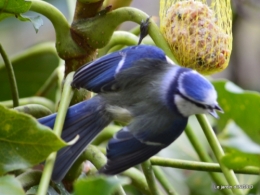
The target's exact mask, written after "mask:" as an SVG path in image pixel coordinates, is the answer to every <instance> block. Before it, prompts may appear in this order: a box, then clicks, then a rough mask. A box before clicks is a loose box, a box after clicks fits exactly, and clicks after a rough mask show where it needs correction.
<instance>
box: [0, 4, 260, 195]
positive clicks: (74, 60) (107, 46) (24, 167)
mask: <svg viewBox="0 0 260 195" xmlns="http://www.w3.org/2000/svg"><path fill="white" fill-rule="evenodd" d="M79 2H80V3H82V2H81V1H79ZM83 2H84V1H83ZM115 2H116V1H115ZM80 3H78V4H80ZM102 3H103V1H97V0H93V1H89V2H88V3H86V5H84V6H83V7H81V8H80V7H78V10H79V9H83V8H87V9H88V10H92V11H91V13H92V15H91V14H90V15H88V16H86V17H87V19H86V20H83V22H82V20H80V19H82V18H80V14H78V15H77V13H75V17H74V19H75V18H76V19H77V20H75V21H74V22H73V24H72V25H71V27H70V26H69V25H68V24H67V23H62V22H60V23H61V24H57V21H55V19H52V16H51V15H48V14H50V13H45V14H46V16H47V17H49V19H50V20H51V21H52V23H53V25H54V27H55V31H56V38H57V40H56V48H55V47H54V43H42V44H39V45H35V46H33V47H31V48H29V49H28V50H26V51H24V52H23V53H21V54H19V55H16V56H13V57H11V61H12V64H13V66H14V67H15V75H16V82H17V84H18V89H19V95H20V97H23V98H20V99H19V103H20V107H16V108H14V109H11V107H12V101H11V100H9V99H10V95H9V94H10V93H8V92H10V87H9V82H6V81H7V80H8V77H7V71H6V69H5V65H4V63H2V64H1V63H0V82H1V86H0V90H1V91H5V92H6V93H2V94H1V96H0V101H2V102H0V103H1V104H2V105H3V106H1V105H0V118H1V121H0V194H17V195H24V194H36V193H37V190H38V187H39V186H38V185H39V183H40V179H41V176H42V171H38V170H36V169H30V168H31V167H33V166H35V165H38V168H39V164H40V169H41V168H42V166H43V165H42V164H41V163H42V162H43V161H45V160H46V159H47V157H48V156H49V154H51V153H52V152H55V151H57V150H59V149H60V148H62V147H64V146H66V145H67V144H66V143H65V142H64V141H62V140H61V139H60V138H59V136H57V135H56V134H55V133H54V132H53V131H52V130H50V129H49V128H47V127H45V126H42V125H40V124H39V123H38V122H37V121H36V119H35V118H34V117H36V118H38V117H41V116H44V115H47V114H49V113H50V112H53V111H55V107H56V106H55V105H57V104H58V102H59V100H60V91H61V86H60V85H61V83H62V79H63V78H62V77H63V76H61V75H62V74H61V72H63V71H64V68H63V66H59V64H60V60H61V58H62V59H63V60H65V64H66V71H68V72H65V74H68V73H69V71H72V70H75V69H76V68H77V67H78V66H80V65H82V64H84V63H85V62H87V61H88V60H90V59H92V58H93V56H94V54H95V52H96V49H97V48H101V49H100V50H99V55H101V54H105V53H106V52H108V51H113V50H115V49H119V48H121V47H122V45H133V44H136V43H137V40H138V38H137V37H136V36H135V35H134V34H133V33H126V32H120V31H118V32H115V33H114V30H115V29H116V27H117V26H118V25H119V24H121V23H122V22H124V21H127V20H131V21H135V22H138V23H140V22H141V21H142V19H146V17H147V15H146V14H144V13H143V12H134V11H136V10H133V9H130V8H121V9H118V10H113V11H111V12H108V11H109V8H107V7H106V6H104V5H103V8H104V10H103V11H101V12H99V11H100V9H101V8H102ZM126 3H129V2H128V1H126ZM47 4H48V3H40V2H34V1H32V2H29V1H24V0H18V1H15V0H9V1H1V2H0V10H1V13H0V21H2V20H4V19H6V18H7V17H13V16H15V17H16V18H18V19H20V20H21V21H28V20H30V21H32V23H33V24H34V27H35V29H36V30H38V29H39V27H40V26H41V24H42V22H41V18H40V17H39V16H36V17H31V18H29V17H26V16H24V15H22V13H24V12H27V11H28V10H34V11H36V12H37V11H38V12H39V13H41V14H44V13H42V12H43V11H42V9H46V7H45V6H48V5H47ZM82 4H83V3H82ZM120 6H122V5H120ZM93 7H98V8H95V9H94V8H93ZM47 10H48V9H47ZM50 10H51V11H53V10H54V11H53V13H51V14H52V15H54V16H57V18H59V17H58V16H60V12H56V11H55V9H54V8H53V7H52V6H51V9H50ZM93 10H94V11H93ZM46 12H48V11H46ZM86 12H87V11H86ZM107 12H108V13H107ZM89 13H90V12H89ZM55 14H56V15H55ZM63 19H64V18H63ZM61 21H62V19H61ZM112 21H113V22H112ZM100 24H107V25H105V26H104V25H100ZM0 25H1V23H0ZM78 29H80V30H78ZM93 29H95V30H93ZM71 31H73V32H74V34H77V35H78V36H79V37H80V41H79V40H78V39H76V41H75V40H74V39H73V37H72V36H71V34H70V33H69V32H71ZM104 31H105V34H104ZM60 32H61V33H62V35H61V34H60ZM93 32H94V33H93ZM133 32H134V31H133ZM64 34H65V35H64ZM72 34H73V33H72ZM149 35H150V36H151V38H152V39H153V42H151V40H145V42H146V41H147V42H148V43H150V44H156V45H157V46H159V47H161V48H163V49H164V50H165V51H166V53H167V54H168V55H169V56H172V54H171V53H170V52H169V50H168V47H167V44H165V42H164V39H163V38H162V37H161V35H160V33H159V32H158V29H157V28H156V25H155V24H154V23H152V24H151V26H150V29H149ZM17 36H19V34H18V35H17ZM68 37H69V38H68ZM111 37H112V38H111ZM81 41H82V42H83V43H85V44H86V45H87V46H84V47H83V46H82V45H78V44H77V43H78V42H81ZM58 43H62V44H58ZM70 47H71V48H72V49H71V50H69V49H68V48H70ZM86 52H88V54H89V55H88V56H86ZM57 53H58V55H57ZM35 61H37V67H35V64H34V63H35ZM213 84H214V86H215V88H216V90H217V92H218V96H219V99H218V101H219V103H220V106H221V107H222V108H223V110H224V111H225V113H224V114H222V115H221V116H220V119H219V120H218V121H214V122H213V124H214V125H215V126H216V131H217V133H218V138H219V141H220V143H221V144H222V146H223V147H224V148H225V152H226V155H225V156H224V157H223V158H221V161H222V163H223V164H225V166H227V167H229V168H230V169H234V170H236V171H241V170H243V169H244V168H247V167H253V168H256V169H254V170H255V171H253V174H257V172H258V174H259V168H260V166H259V165H260V133H259V132H260V129H259V127H260V122H259V119H258V118H259V117H258V116H259V115H260V94H259V93H257V92H249V91H244V90H242V89H240V88H239V87H238V86H236V85H235V84H233V83H232V82H230V81H227V80H218V81H213ZM28 86H30V87H28ZM54 86H55V87H54ZM18 111H19V112H18ZM21 112H26V113H29V114H30V115H33V116H34V117H32V116H30V115H28V114H24V113H21ZM190 126H192V127H193V126H195V124H193V122H191V125H190ZM117 128H118V127H116V126H111V127H109V128H108V129H106V130H105V131H104V132H102V133H101V135H100V136H99V137H97V138H96V140H94V142H93V144H94V145H96V146H102V143H103V142H104V141H106V140H107V139H108V138H110V137H111V136H112V135H113V133H114V132H115V131H116V130H117ZM222 129H223V130H222ZM194 131H195V132H196V133H197V130H196V128H194ZM185 144H186V142H185ZM100 150H101V151H102V148H101V149H98V148H96V147H95V146H90V147H89V149H88V150H87V151H86V152H85V153H84V154H83V155H84V158H82V159H79V160H80V162H79V163H78V164H81V162H82V161H83V160H86V159H88V160H90V161H91V162H92V163H93V164H94V166H95V167H96V168H99V167H100V166H102V163H104V160H105V159H104V155H103V154H102V152H100ZM195 150H196V149H195ZM206 151H207V150H206ZM170 152H172V151H170ZM93 153H95V155H93ZM180 153H183V151H181V152H180ZM197 160H198V159H197ZM151 163H152V164H155V165H156V163H155V159H154V160H153V159H152V160H151ZM75 164H76V163H75ZM162 166H164V165H162ZM165 166H167V165H165ZM172 166H173V165H172ZM80 167H81V166H80ZM78 168H79V165H77V167H76V168H75V167H72V171H70V174H71V175H72V177H73V178H71V177H69V179H68V180H69V181H74V180H75V179H76V178H75V177H78V175H77V174H76V176H75V174H73V171H74V170H77V169H78ZM92 169H94V168H92ZM195 170H196V168H195ZM197 170H199V168H197ZM205 171H207V169H205ZM74 172H75V171H74ZM89 172H90V173H91V172H92V171H89ZM154 173H155V175H156V178H157V180H158V181H159V182H160V183H161V184H162V186H163V188H164V189H165V191H166V192H167V194H174V190H173V189H172V186H169V184H170V185H171V181H172V180H171V177H172V176H170V177H166V176H165V175H164V174H163V173H162V172H160V171H158V170H157V171H156V170H154ZM244 174H246V171H245V172H244ZM248 174H249V172H248ZM250 174H252V173H250ZM123 175H124V176H127V177H128V178H130V179H131V185H132V186H135V188H137V189H138V191H136V190H135V189H134V188H131V192H132V193H135V194H140V192H142V193H144V194H156V193H155V192H153V191H152V190H149V189H148V186H147V183H148V184H149V181H148V179H147V181H145V177H144V176H143V175H142V173H141V172H140V171H138V170H137V169H131V170H129V171H128V172H125V173H123ZM195 176H196V177H195ZM195 176H194V177H192V176H191V177H190V178H189V179H187V181H186V183H187V184H186V185H187V186H188V187H189V191H190V192H191V193H192V194H202V192H201V191H199V190H198V189H199V188H197V187H195V186H194V183H195V185H199V184H198V183H196V182H195V181H196V180H197V179H198V178H200V177H198V175H195ZM137 177H138V178H137ZM162 178H163V179H162ZM175 179H176V178H175ZM164 180H169V181H168V182H167V181H164ZM247 181H250V183H248V182H246V183H245V184H248V185H253V186H254V187H253V189H251V190H250V189H247V190H245V191H244V192H246V191H247V192H248V193H251V194H256V193H257V191H258V192H259V188H260V187H259V185H258V186H257V185H256V184H257V183H259V178H255V177H254V178H253V180H249V179H248V180H247ZM129 183H130V182H129V180H128V179H125V178H123V179H120V180H118V179H117V178H115V177H97V176H88V177H86V178H84V180H78V181H76V182H75V183H73V185H74V193H75V194H77V195H81V194H86V191H87V192H88V193H89V194H97V195H98V194H103V195H105V194H111V193H112V192H113V191H115V190H116V189H117V191H118V193H119V194H120V193H121V194H123V192H122V190H120V185H125V184H129ZM150 183H151V182H150ZM93 186H94V187H93ZM128 187H129V185H128ZM149 187H150V188H151V186H150V185H149ZM174 187H176V189H177V191H181V190H180V189H178V186H177V185H176V186H175V185H174ZM210 187H211V186H209V185H208V186H207V188H208V189H209V188H210ZM66 188H67V189H68V186H66ZM67 189H65V188H64V186H63V184H61V183H59V184H54V183H51V185H50V186H49V187H48V189H47V191H48V193H49V194H52V195H54V194H64V195H68V194H70V193H69V192H68V190H67ZM125 189H127V188H126V187H125ZM204 191H205V188H204ZM38 193H39V192H38ZM215 193H225V192H221V191H217V192H214V191H212V194H215ZM207 194H210V193H209V192H208V191H207Z"/></svg>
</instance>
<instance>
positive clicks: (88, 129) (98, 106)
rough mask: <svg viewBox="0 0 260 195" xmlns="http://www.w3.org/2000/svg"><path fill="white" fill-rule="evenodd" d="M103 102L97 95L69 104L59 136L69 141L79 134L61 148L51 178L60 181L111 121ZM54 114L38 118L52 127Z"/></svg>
mask: <svg viewBox="0 0 260 195" xmlns="http://www.w3.org/2000/svg"><path fill="white" fill-rule="evenodd" d="M105 106H106V105H105V102H104V101H102V99H101V98H100V97H98V96H95V97H94V98H92V99H90V100H86V101H83V102H80V103H78V104H76V105H74V106H71V107H70V108H69V109H68V111H67V115H66V119H65V123H64V127H63V131H62V135H61V137H62V138H63V139H64V140H65V141H70V140H72V139H74V138H75V137H76V136H77V135H79V139H78V141H77V142H76V143H75V144H73V145H72V146H67V147H65V148H62V149H61V150H60V151H59V152H58V154H57V159H56V162H55V166H54V170H53V173H52V179H53V180H54V181H61V180H62V179H63V178H64V176H65V175H66V173H67V172H68V170H69V169H70V167H71V166H72V165H73V163H74V162H75V161H76V159H77V158H78V157H79V156H80V154H81V153H82V152H83V151H84V149H85V148H86V146H87V145H88V144H89V143H90V142H91V141H92V140H93V139H94V138H95V137H96V136H97V135H98V134H99V132H100V131H101V130H102V129H103V128H104V127H106V126H107V125H108V124H109V123H110V122H111V120H112V119H111V116H110V115H109V113H107V112H106V110H105ZM55 118H56V114H52V115H50V116H47V117H44V118H41V119H38V121H39V122H40V123H42V124H44V125H46V126H49V127H50V128H53V125H54V121H55Z"/></svg>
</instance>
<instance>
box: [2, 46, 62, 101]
mask: <svg viewBox="0 0 260 195" xmlns="http://www.w3.org/2000/svg"><path fill="white" fill-rule="evenodd" d="M11 60H12V64H13V68H14V72H15V77H16V81H17V86H18V89H19V97H20V98H25V97H31V96H34V95H35V94H36V93H37V91H38V90H39V88H40V87H41V86H42V85H43V84H44V83H45V82H46V80H47V79H48V78H49V77H50V75H51V74H52V73H53V71H54V70H55V69H56V68H57V67H58V63H59V58H58V56H57V54H56V49H55V44H54V43H53V44H52V43H43V44H37V45H34V46H32V47H30V48H28V49H26V50H24V51H23V53H21V55H17V57H15V58H14V59H12V58H11ZM8 81H9V80H8V73H7V70H6V68H5V65H4V64H1V63H0V83H1V85H0V91H4V92H5V93H1V95H0V101H5V100H9V99H11V97H12V96H11V89H10V83H9V82H8ZM56 82H57V81H55V83H56ZM45 97H47V98H48V99H50V100H52V101H55V99H56V98H55V97H56V89H55V87H52V88H51V89H50V90H49V92H48V94H47V95H46V96H45Z"/></svg>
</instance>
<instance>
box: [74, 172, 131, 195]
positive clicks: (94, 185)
mask: <svg viewBox="0 0 260 195" xmlns="http://www.w3.org/2000/svg"><path fill="white" fill-rule="evenodd" d="M127 182H128V180H127V179H126V178H120V180H119V179H117V178H116V177H104V176H98V177H87V178H85V179H80V180H78V181H76V182H75V184H74V189H75V195H85V194H86V192H88V194H95V195H111V194H112V193H113V192H114V191H115V189H116V188H117V187H118V186H119V185H120V184H126V183H127Z"/></svg>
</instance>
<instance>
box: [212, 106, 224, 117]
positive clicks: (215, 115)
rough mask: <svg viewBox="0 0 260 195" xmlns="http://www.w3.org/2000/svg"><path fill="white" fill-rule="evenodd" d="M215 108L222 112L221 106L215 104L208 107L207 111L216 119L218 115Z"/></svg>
mask: <svg viewBox="0 0 260 195" xmlns="http://www.w3.org/2000/svg"><path fill="white" fill-rule="evenodd" d="M216 110H217V111H219V112H220V113H224V112H223V110H222V108H221V107H220V106H219V105H217V104H216V105H215V107H214V108H212V109H208V113H209V114H210V115H211V116H213V117H214V118H217V119H218V118H219V116H218V114H217V112H216Z"/></svg>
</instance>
